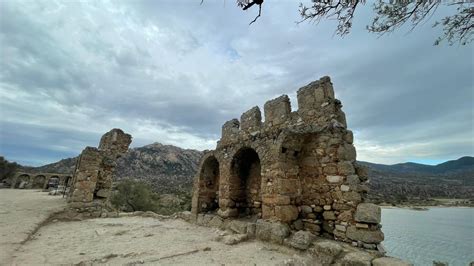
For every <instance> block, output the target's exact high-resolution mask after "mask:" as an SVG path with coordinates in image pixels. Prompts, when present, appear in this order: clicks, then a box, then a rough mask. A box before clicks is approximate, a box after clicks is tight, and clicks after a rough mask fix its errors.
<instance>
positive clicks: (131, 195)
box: [110, 179, 191, 215]
mask: <svg viewBox="0 0 474 266" xmlns="http://www.w3.org/2000/svg"><path fill="white" fill-rule="evenodd" d="M110 202H111V203H112V205H113V206H114V207H115V208H117V209H119V210H121V211H125V212H133V211H152V212H155V213H159V214H163V215H170V214H173V213H176V212H180V211H187V210H190V209H191V193H190V192H176V193H174V194H163V195H159V194H158V193H156V192H154V191H153V189H152V187H151V186H150V185H149V184H148V183H145V182H143V181H135V180H130V179H127V180H123V181H121V182H120V183H118V184H117V186H116V190H115V192H114V193H113V195H112V197H111V199H110Z"/></svg>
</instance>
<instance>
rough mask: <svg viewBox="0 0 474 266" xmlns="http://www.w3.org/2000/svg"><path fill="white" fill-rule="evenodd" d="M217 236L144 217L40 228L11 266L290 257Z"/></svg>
mask: <svg viewBox="0 0 474 266" xmlns="http://www.w3.org/2000/svg"><path fill="white" fill-rule="evenodd" d="M216 236H217V234H216V230H213V229H210V228H205V227H199V226H195V225H192V224H188V223H186V222H184V221H181V220H175V219H170V220H158V219H155V218H145V217H122V218H107V219H93V220H86V221H77V222H57V223H53V224H49V225H47V226H45V227H43V228H42V229H41V230H40V231H38V234H37V235H36V236H35V237H34V239H33V240H31V241H29V242H28V243H26V244H25V245H23V246H22V247H21V248H20V250H19V251H18V252H17V254H16V258H15V259H14V261H13V262H14V263H15V264H65V263H74V264H75V263H80V262H85V263H97V264H100V263H107V264H111V265H117V264H143V263H146V264H163V265H169V264H179V265H223V264H225V265H253V264H258V265H275V264H277V263H280V262H283V261H285V260H286V259H289V258H292V254H294V253H295V252H294V251H289V250H287V252H285V248H283V247H280V246H273V245H269V244H266V243H262V242H259V241H250V242H243V243H240V244H237V245H234V246H229V245H225V244H223V243H221V242H217V241H214V238H215V237H216Z"/></svg>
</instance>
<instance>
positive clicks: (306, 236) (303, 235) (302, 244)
mask: <svg viewBox="0 0 474 266" xmlns="http://www.w3.org/2000/svg"><path fill="white" fill-rule="evenodd" d="M315 239H316V236H315V235H313V234H312V233H310V232H308V231H298V232H296V233H294V234H292V235H291V237H290V238H288V239H286V240H285V244H287V245H288V246H290V247H293V248H296V249H301V250H306V249H308V248H309V246H310V245H311V243H312V242H313V241H314V240H315Z"/></svg>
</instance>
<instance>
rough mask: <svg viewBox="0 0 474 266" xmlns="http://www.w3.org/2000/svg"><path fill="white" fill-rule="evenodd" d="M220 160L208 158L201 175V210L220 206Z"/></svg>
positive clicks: (214, 208) (210, 209)
mask: <svg viewBox="0 0 474 266" xmlns="http://www.w3.org/2000/svg"><path fill="white" fill-rule="evenodd" d="M219 177H220V175H219V161H217V159H216V157H214V156H209V157H208V158H206V160H205V161H204V163H203V164H202V167H201V173H200V176H199V208H200V211H201V212H208V211H215V210H217V209H218V208H219Z"/></svg>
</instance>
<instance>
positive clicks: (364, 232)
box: [192, 77, 383, 247]
mask: <svg viewBox="0 0 474 266" xmlns="http://www.w3.org/2000/svg"><path fill="white" fill-rule="evenodd" d="M297 98H298V110H297V111H294V112H291V106H290V100H289V98H288V96H286V95H283V96H281V97H278V98H276V99H273V100H270V101H268V102H267V103H265V105H264V113H265V121H264V122H262V119H261V117H262V115H261V112H260V109H259V108H258V107H253V108H252V109H250V110H248V111H247V112H245V113H243V114H242V116H241V118H240V121H239V120H237V119H232V120H230V121H228V122H226V123H225V124H224V125H223V127H222V137H221V139H220V140H219V141H218V144H217V148H216V149H215V150H213V151H209V152H207V153H206V154H205V155H204V157H203V159H202V161H201V165H200V170H199V172H198V174H197V176H196V178H195V183H194V190H193V204H192V212H193V213H194V214H198V213H208V212H217V214H218V215H219V216H221V217H223V218H231V219H232V218H235V217H243V216H246V217H248V216H253V217H255V218H261V219H264V220H275V221H279V222H283V223H287V224H289V225H290V226H291V228H292V229H294V230H306V231H310V232H312V233H314V234H317V235H319V234H322V235H326V236H328V237H331V238H335V239H337V240H342V241H346V242H353V243H354V242H355V243H359V244H360V246H366V247H374V246H375V245H374V244H377V243H379V242H381V241H382V240H383V233H382V232H381V230H380V227H381V226H380V224H379V223H380V208H379V207H378V206H376V205H374V204H369V203H364V196H365V194H366V192H367V190H368V187H367V185H366V184H365V183H366V181H367V173H366V170H365V169H364V168H362V167H360V166H359V165H357V164H356V150H355V147H354V145H353V134H352V132H351V131H350V130H348V129H347V125H346V118H345V114H344V112H343V111H342V110H341V107H342V104H341V102H340V101H339V100H337V99H336V98H335V97H334V90H333V86H332V83H331V81H330V78H329V77H323V78H321V79H320V80H318V81H315V82H312V83H310V84H308V85H307V86H305V87H303V88H300V89H299V90H298V93H297Z"/></svg>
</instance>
